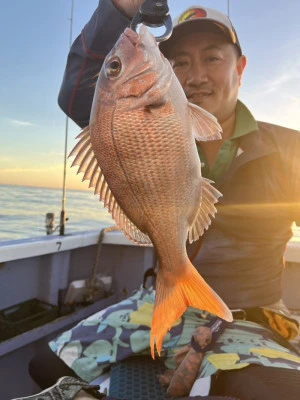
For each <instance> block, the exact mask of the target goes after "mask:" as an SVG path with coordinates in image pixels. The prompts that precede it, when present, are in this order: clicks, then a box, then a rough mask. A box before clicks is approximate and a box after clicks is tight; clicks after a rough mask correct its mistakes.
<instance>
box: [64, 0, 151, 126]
mask: <svg viewBox="0 0 300 400" xmlns="http://www.w3.org/2000/svg"><path fill="white" fill-rule="evenodd" d="M142 2H143V1H141V0H113V1H111V0H100V1H99V5H98V7H97V9H96V11H95V12H94V14H93V16H92V18H91V19H90V21H89V22H88V23H87V24H86V25H85V27H84V28H83V30H82V32H81V34H80V35H79V36H78V37H77V39H76V40H75V41H74V43H73V45H72V47H71V49H70V52H69V55H68V59H67V65H66V69H65V73H64V77H63V82H62V86H61V89H60V92H59V96H58V104H59V106H60V107H61V109H62V110H63V111H64V112H65V113H66V114H67V115H68V116H69V117H70V118H71V119H72V120H73V121H75V122H76V123H77V124H78V125H79V126H81V127H84V126H86V125H88V123H89V118H90V111H91V106H92V101H93V95H94V89H95V88H94V85H93V84H94V83H95V81H96V78H95V75H96V74H98V73H99V71H100V69H101V66H102V64H103V61H104V59H105V57H106V55H107V54H108V53H109V52H110V50H111V49H112V47H113V46H114V44H115V43H116V41H117V40H118V38H119V36H120V34H121V33H122V32H123V31H124V29H125V27H126V26H128V24H129V21H130V20H129V19H128V18H130V17H132V16H133V15H134V14H135V12H137V11H138V7H139V5H140V4H141V3H142ZM127 16H128V18H127Z"/></svg>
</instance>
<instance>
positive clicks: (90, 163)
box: [69, 126, 151, 245]
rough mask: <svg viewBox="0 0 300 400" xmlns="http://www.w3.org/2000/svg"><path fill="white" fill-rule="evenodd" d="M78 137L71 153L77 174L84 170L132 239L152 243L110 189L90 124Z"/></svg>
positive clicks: (127, 235) (85, 176)
mask: <svg viewBox="0 0 300 400" xmlns="http://www.w3.org/2000/svg"><path fill="white" fill-rule="evenodd" d="M77 138H78V139H80V140H79V142H78V143H77V144H76V146H75V147H74V148H73V150H72V151H71V153H70V155H69V157H72V156H75V158H74V160H73V163H72V165H71V167H74V166H78V170H77V174H79V173H81V172H83V174H84V175H83V178H82V181H89V188H94V194H95V195H99V197H100V201H102V202H103V203H104V207H105V208H107V209H108V212H109V213H110V214H111V216H112V218H113V219H114V220H115V222H116V224H117V226H118V228H119V229H120V230H121V231H122V232H123V233H124V235H125V236H126V237H127V238H128V239H129V240H130V241H132V242H134V243H136V244H139V245H150V244H151V240H150V238H149V236H148V235H147V234H145V233H143V232H142V231H141V230H140V229H139V228H138V227H137V226H136V225H135V224H134V223H133V222H132V221H131V220H130V219H129V218H128V217H127V215H126V214H125V213H124V211H123V210H122V209H121V207H120V205H119V204H118V202H117V200H116V198H115V196H114V195H113V193H112V191H111V190H110V188H109V186H108V184H107V182H106V179H105V177H104V174H103V172H102V171H101V168H100V167H99V165H98V161H97V158H96V156H95V153H94V150H93V148H92V143H91V137H90V128H89V126H87V127H86V128H84V129H83V130H82V131H81V133H80V134H79V135H78V136H77Z"/></svg>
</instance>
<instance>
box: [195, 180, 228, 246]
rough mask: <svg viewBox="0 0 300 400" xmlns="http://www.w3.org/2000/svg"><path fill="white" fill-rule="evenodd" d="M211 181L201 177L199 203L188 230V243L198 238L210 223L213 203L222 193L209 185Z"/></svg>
mask: <svg viewBox="0 0 300 400" xmlns="http://www.w3.org/2000/svg"><path fill="white" fill-rule="evenodd" d="M211 183H212V181H210V180H209V179H206V178H201V203H200V207H199V210H198V214H197V216H196V218H195V221H194V223H193V225H192V226H191V228H190V229H189V232H188V240H189V243H192V242H194V241H195V240H198V239H199V237H200V236H202V235H203V233H204V230H205V229H208V227H209V226H210V224H211V217H210V215H211V216H212V217H214V216H215V213H216V212H217V209H216V207H215V203H217V201H218V199H219V197H220V196H222V194H221V193H220V192H219V191H218V190H217V189H216V188H215V187H213V186H212V185H211Z"/></svg>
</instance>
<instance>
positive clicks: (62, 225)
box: [59, 0, 74, 236]
mask: <svg viewBox="0 0 300 400" xmlns="http://www.w3.org/2000/svg"><path fill="white" fill-rule="evenodd" d="M73 15H74V0H72V2H71V12H70V18H69V20H70V37H69V49H70V48H71V46H72V36H73ZM68 132H69V117H68V116H67V115H66V124H65V151H64V173H63V193H62V204H61V212H60V224H59V234H60V236H63V235H64V234H65V223H66V221H67V218H66V211H65V207H66V177H67V158H68V155H67V151H68Z"/></svg>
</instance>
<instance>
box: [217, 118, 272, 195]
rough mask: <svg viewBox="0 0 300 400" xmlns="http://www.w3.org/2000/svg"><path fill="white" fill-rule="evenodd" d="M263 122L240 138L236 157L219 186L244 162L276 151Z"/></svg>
mask: <svg viewBox="0 0 300 400" xmlns="http://www.w3.org/2000/svg"><path fill="white" fill-rule="evenodd" d="M262 125H263V124H261V123H260V122H258V130H255V131H252V132H250V133H248V134H247V135H243V136H241V137H240V138H238V139H237V140H239V148H238V151H237V154H236V157H235V158H234V160H233V161H232V163H231V164H230V166H229V168H228V169H227V171H226V172H225V173H224V175H223V176H222V178H221V180H220V181H219V182H218V184H217V187H218V188H219V187H220V186H222V185H223V184H224V183H225V182H226V181H228V180H230V179H231V178H232V176H233V175H234V173H235V172H236V171H237V170H238V169H239V168H240V167H241V166H242V165H244V164H246V163H248V162H250V161H253V160H256V159H258V158H261V157H265V156H267V155H270V154H272V153H275V152H276V146H275V144H274V142H273V141H272V140H271V138H270V136H269V135H264V134H263V133H264V130H263V126H262Z"/></svg>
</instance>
